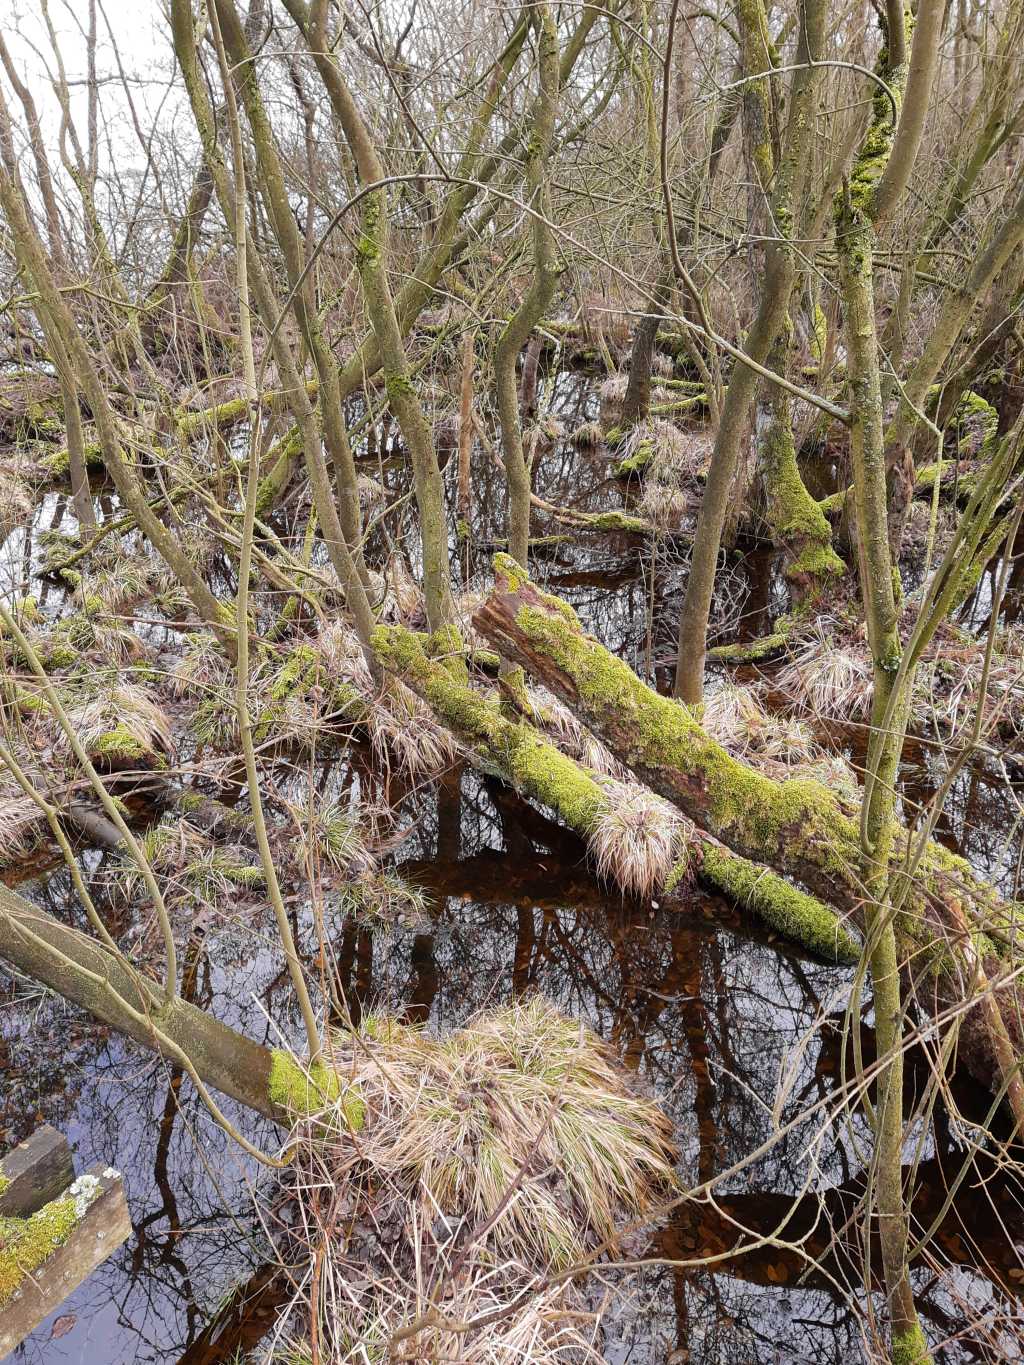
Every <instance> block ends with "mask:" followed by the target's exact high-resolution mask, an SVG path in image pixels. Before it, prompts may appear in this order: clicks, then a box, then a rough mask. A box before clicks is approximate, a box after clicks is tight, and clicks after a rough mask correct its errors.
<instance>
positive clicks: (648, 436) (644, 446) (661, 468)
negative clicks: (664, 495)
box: [617, 417, 703, 486]
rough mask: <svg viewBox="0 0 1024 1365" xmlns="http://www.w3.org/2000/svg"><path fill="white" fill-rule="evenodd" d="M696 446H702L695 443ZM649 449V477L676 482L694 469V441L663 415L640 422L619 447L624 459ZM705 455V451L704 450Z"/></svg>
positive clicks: (670, 482) (621, 456)
mask: <svg viewBox="0 0 1024 1365" xmlns="http://www.w3.org/2000/svg"><path fill="white" fill-rule="evenodd" d="M693 448H694V449H699V447H697V446H694V447H693ZM645 452H649V458H648V460H647V463H646V464H645V466H644V472H645V474H646V477H647V478H648V479H654V480H656V481H657V482H659V483H666V484H669V485H676V486H678V483H679V481H680V480H681V479H683V478H687V477H689V476H690V475H692V473H693V472H694V468H693V466H694V459H693V456H692V453H691V442H690V440H689V438H688V437H687V435H686V433H685V432H682V431H680V430H679V428H678V427H677V426H674V425H673V424H672V423H671V422H668V421H666V420H665V418H663V417H652V418H649V419H648V420H647V421H646V422H638V423H637V424H636V426H635V427H634V428H633V429H632V431H631V432H630V433H629V435H628V436H627V437H626V439H625V440H624V441H623V442H622V444H621V445H620V446H619V448H618V452H617V453H618V455H619V456H620V458H621V459H622V461H623V462H625V461H627V460H631V459H633V458H634V457H636V456H637V455H640V454H643V453H645ZM701 453H702V454H703V452H701Z"/></svg>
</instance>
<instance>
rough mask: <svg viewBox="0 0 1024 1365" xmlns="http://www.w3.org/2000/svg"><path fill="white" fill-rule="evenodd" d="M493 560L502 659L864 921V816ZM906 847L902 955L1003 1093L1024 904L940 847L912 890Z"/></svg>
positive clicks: (491, 608)
mask: <svg viewBox="0 0 1024 1365" xmlns="http://www.w3.org/2000/svg"><path fill="white" fill-rule="evenodd" d="M495 567H496V582H495V586H494V589H493V591H492V593H491V595H490V597H489V598H488V599H487V601H486V602H485V603H484V605H483V606H482V607H481V608H480V609H479V610H478V611H477V613H476V614H475V616H474V618H473V624H474V627H475V628H476V629H477V630H478V631H479V632H480V633H481V634H483V635H484V636H485V637H486V638H487V639H488V640H490V641H491V643H492V644H493V645H494V646H495V648H497V649H498V650H499V651H500V653H501V654H502V655H503V656H504V657H505V658H507V659H509V660H510V661H511V662H514V663H518V664H521V665H522V666H523V667H524V668H525V669H526V670H527V672H528V673H530V674H531V675H532V676H534V677H535V678H537V679H538V680H539V681H541V682H543V683H544V684H545V685H546V686H547V687H548V688H549V689H550V690H551V691H552V692H554V693H555V695H556V696H558V697H559V698H560V699H561V700H563V701H564V702H566V703H567V704H568V705H569V707H570V708H571V709H572V710H573V711H574V713H575V714H576V716H577V717H578V718H579V719H580V720H581V721H582V722H583V723H584V724H585V725H586V726H588V727H589V728H590V729H591V730H592V731H593V732H594V734H596V735H597V736H598V737H599V738H600V739H601V740H602V741H603V742H604V743H605V744H606V745H607V747H608V748H609V749H610V751H611V752H612V753H613V754H614V755H615V756H616V758H618V759H619V761H620V762H622V763H624V764H625V765H626V766H627V767H629V768H630V769H631V770H632V771H633V772H634V773H636V775H637V776H638V777H639V778H640V779H641V780H642V781H644V782H646V783H647V785H648V786H650V787H651V788H652V789H653V790H654V791H656V792H658V793H659V794H660V795H662V796H664V797H666V798H667V799H668V800H669V801H672V802H673V803H674V804H675V805H676V806H677V807H678V809H679V810H680V811H682V812H683V814H684V815H686V816H687V817H688V818H689V819H691V820H693V821H694V823H695V824H698V825H699V826H700V827H702V828H704V829H706V830H707V831H709V833H711V834H712V835H714V836H715V838H717V839H718V840H720V841H721V842H722V843H723V844H725V845H726V846H727V847H729V848H731V849H732V850H733V851H734V852H736V853H738V854H740V855H741V856H743V857H745V858H748V859H749V860H750V861H752V862H755V863H760V864H765V865H767V866H771V867H772V868H774V869H775V871H777V872H780V873H782V874H784V875H786V876H788V877H792V878H793V879H794V880H796V881H798V882H800V883H801V884H802V885H804V886H806V887H807V888H808V889H809V890H810V891H811V892H813V893H814V895H816V896H817V897H818V899H819V900H821V901H823V902H825V903H826V904H829V905H832V906H834V907H835V908H836V909H837V910H838V911H840V912H841V913H843V914H849V915H850V916H851V917H852V918H853V920H854V922H855V923H857V924H858V925H862V923H863V904H864V898H863V891H862V888H863V886H864V885H865V883H866V874H867V871H868V869H867V867H866V864H865V859H864V856H863V854H862V852H861V846H860V831H859V824H858V821H857V820H856V819H855V818H851V817H850V816H849V815H847V814H846V813H845V812H844V811H843V809H842V808H841V807H840V805H839V804H838V803H837V801H836V800H835V798H834V796H833V794H832V792H831V791H829V789H828V788H826V787H824V786H822V785H821V784H820V783H817V782H814V781H810V780H806V779H800V778H793V779H789V780H786V781H782V782H777V781H774V780H772V779H771V778H769V777H766V776H765V775H764V774H762V773H760V772H758V771H756V770H755V769H753V768H751V767H749V766H748V765H746V764H744V763H742V762H740V761H739V760H737V759H734V758H732V757H731V756H730V755H729V754H728V753H727V752H726V751H725V750H724V749H723V748H722V747H721V746H720V745H719V744H717V743H716V742H715V741H714V740H713V739H712V738H711V737H710V736H709V735H708V734H707V733H706V732H705V731H704V730H703V729H702V727H701V725H700V724H699V722H698V720H697V719H696V717H695V715H694V714H693V713H692V712H691V711H690V710H689V708H687V707H685V706H683V705H682V704H680V703H678V702H675V701H672V700H670V699H668V698H666V697H661V696H659V695H658V694H657V693H655V692H653V691H652V690H651V689H650V688H649V687H647V686H645V685H644V683H642V682H641V681H640V679H639V678H638V677H637V676H636V674H635V673H634V672H633V671H632V669H630V668H629V667H628V666H627V665H626V664H625V663H623V662H622V660H620V659H618V658H616V657H615V656H614V655H612V654H610V653H609V652H608V651H607V650H606V649H604V648H603V646H601V645H600V644H599V643H598V642H597V641H596V640H594V639H592V638H590V637H589V636H587V635H585V634H584V633H583V630H582V628H581V626H580V623H579V620H578V618H577V617H576V614H575V612H574V611H573V610H572V608H571V607H569V606H568V605H567V604H566V603H564V602H562V601H561V600H559V599H558V598H556V597H552V596H550V595H548V594H546V593H543V592H541V591H540V590H539V589H538V588H537V587H536V586H535V585H534V584H533V583H531V582H530V580H529V578H528V577H527V576H526V574H525V573H524V571H523V570H522V569H521V568H520V567H519V566H518V565H517V564H516V563H515V561H514V560H511V559H510V558H509V557H508V556H506V555H499V556H498V557H497V559H496V561H495ZM905 852H906V847H905V841H903V840H898V841H897V844H896V848H895V850H894V867H893V883H894V889H895V890H896V891H897V892H898V893H899V894H900V895H901V896H905V899H904V901H903V907H902V910H901V912H900V913H899V915H898V916H897V921H896V929H897V938H898V942H899V947H900V954H901V959H902V961H903V962H904V964H906V966H907V968H908V970H909V972H910V974H911V975H912V977H913V988H914V990H915V993H916V997H917V999H918V1001H919V1002H920V1003H922V1004H923V1005H925V1006H926V1007H931V1009H932V1010H933V1011H934V1012H935V1013H936V1014H940V1013H942V1012H944V1011H947V1010H953V1011H957V1012H958V1013H961V1014H962V1015H963V1024H962V1027H961V1031H960V1039H959V1055H960V1057H961V1058H962V1059H963V1060H964V1061H965V1062H966V1063H967V1065H968V1067H969V1068H970V1070H971V1072H972V1073H973V1074H974V1075H975V1076H976V1077H977V1079H978V1080H980V1081H982V1082H983V1083H984V1084H986V1085H989V1086H992V1087H993V1088H994V1089H997V1090H998V1089H999V1087H1000V1085H1001V1083H1002V1080H1003V1078H1004V1075H1005V1074H1006V1069H1007V1066H1009V1068H1010V1070H1011V1071H1012V1069H1013V1061H1012V1059H1013V1058H1014V1057H1016V1058H1019V1057H1020V1056H1021V1053H1022V1051H1024V1030H1022V1027H1021V1019H1022V1018H1024V993H1022V992H1021V991H1020V990H1019V988H1018V986H1017V984H1016V982H1015V980H1013V978H1012V973H1013V970H1014V968H1015V965H1016V963H1015V959H1014V955H1013V949H1012V946H1011V945H1012V943H1013V942H1014V941H1015V936H1014V934H1013V933H1011V930H1015V931H1016V933H1019V929H1020V924H1021V913H1020V909H1019V907H1017V906H1015V905H1011V904H1008V903H1006V902H1004V901H1001V900H1000V898H999V897H998V895H997V894H996V892H995V891H994V890H993V889H992V887H990V886H988V885H987V884H986V883H984V882H983V881H981V880H980V879H979V878H978V877H977V876H976V875H975V874H974V872H973V871H972V869H971V867H970V866H969V864H968V863H967V862H966V861H965V860H963V859H961V858H958V857H956V856H954V855H953V854H951V853H950V852H949V851H948V850H946V849H944V848H943V847H942V846H941V845H939V844H936V843H929V844H928V845H927V846H926V847H925V850H924V853H923V855H922V858H921V860H920V863H919V864H918V868H917V871H916V874H915V876H914V879H913V882H912V884H911V885H909V886H907V885H904V884H902V883H903V878H902V875H901V873H900V870H899V866H900V862H901V860H902V859H903V857H904V856H905ZM986 980H987V982H988V983H989V985H991V986H992V987H993V993H991V994H989V995H988V996H987V1000H986V994H985V991H984V990H983V989H980V988H979V982H982V981H986ZM1001 981H1002V982H1003V983H1004V984H1002V985H1000V982H1001ZM996 1002H997V1003H996ZM965 1006H966V1009H965Z"/></svg>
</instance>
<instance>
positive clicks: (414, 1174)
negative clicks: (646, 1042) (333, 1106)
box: [331, 997, 675, 1268]
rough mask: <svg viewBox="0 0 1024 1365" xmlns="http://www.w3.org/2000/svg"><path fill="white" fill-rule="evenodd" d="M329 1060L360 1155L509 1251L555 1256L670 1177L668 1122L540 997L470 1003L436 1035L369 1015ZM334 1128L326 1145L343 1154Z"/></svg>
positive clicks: (644, 1211)
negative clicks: (361, 1122)
mask: <svg viewBox="0 0 1024 1365" xmlns="http://www.w3.org/2000/svg"><path fill="white" fill-rule="evenodd" d="M331 1048H332V1053H333V1063H334V1066H335V1068H336V1069H337V1071H338V1072H339V1074H340V1075H342V1076H343V1077H345V1078H346V1082H347V1084H348V1085H349V1086H350V1087H351V1086H354V1087H355V1088H356V1090H357V1092H358V1093H359V1094H360V1095H361V1097H362V1100H363V1103H364V1105H365V1108H366V1113H367V1115H368V1116H369V1119H368V1122H367V1124H366V1126H365V1128H364V1129H363V1132H362V1134H361V1135H360V1141H359V1144H358V1147H359V1160H360V1161H361V1162H363V1163H366V1165H367V1166H368V1167H369V1169H370V1170H371V1171H372V1172H373V1174H374V1176H375V1178H376V1180H378V1181H380V1182H382V1183H383V1184H385V1185H386V1186H387V1187H388V1188H389V1189H390V1191H391V1195H392V1198H394V1199H397V1200H398V1201H399V1202H400V1205H401V1213H402V1215H403V1218H404V1220H405V1224H406V1228H407V1230H411V1222H410V1219H411V1217H412V1215H413V1214H414V1213H416V1212H418V1213H419V1214H420V1216H421V1218H422V1219H423V1221H424V1222H425V1223H426V1225H428V1226H431V1225H433V1224H434V1222H435V1220H436V1218H437V1216H438V1214H441V1215H442V1216H443V1217H444V1218H445V1219H446V1220H447V1221H448V1223H449V1224H451V1223H452V1222H453V1221H455V1220H468V1221H469V1225H470V1227H475V1226H479V1225H482V1224H484V1223H485V1222H487V1221H488V1220H492V1219H493V1222H492V1225H491V1227H490V1229H489V1231H488V1234H487V1235H488V1238H489V1239H491V1240H492V1241H493V1243H494V1244H495V1245H498V1246H500V1247H501V1248H502V1249H503V1252H504V1254H506V1255H508V1256H510V1257H513V1258H514V1259H515V1260H517V1261H519V1262H520V1263H528V1264H533V1265H535V1266H537V1267H538V1268H540V1267H553V1266H563V1265H567V1264H569V1263H570V1262H571V1261H573V1260H574V1259H576V1258H577V1257H579V1256H581V1255H583V1254H585V1252H586V1251H587V1250H588V1249H589V1248H591V1247H592V1246H594V1245H595V1244H597V1243H599V1242H602V1241H606V1240H607V1241H609V1242H611V1243H615V1242H616V1241H617V1232H618V1229H619V1228H620V1227H621V1225H622V1223H623V1222H624V1221H625V1220H627V1219H637V1218H641V1219H642V1218H644V1217H646V1216H648V1215H651V1214H653V1213H654V1212H655V1211H656V1209H657V1208H658V1206H659V1203H660V1202H661V1200H662V1198H663V1196H664V1195H665V1194H666V1192H667V1191H668V1190H670V1189H671V1188H672V1187H673V1185H674V1183H675V1173H674V1169H673V1160H674V1150H673V1146H672V1129H671V1125H670V1123H669V1121H668V1119H667V1118H666V1117H665V1115H664V1114H663V1113H662V1112H661V1110H660V1109H659V1108H658V1106H657V1105H656V1104H654V1103H653V1102H651V1101H650V1100H646V1099H642V1098H641V1097H639V1096H638V1095H636V1094H634V1093H633V1091H632V1090H631V1089H630V1087H629V1085H628V1083H627V1080H626V1077H625V1073H624V1072H623V1071H622V1070H621V1068H620V1067H619V1066H618V1064H617V1063H616V1061H615V1059H614V1057H613V1055H612V1053H611V1051H610V1050H609V1048H608V1047H607V1045H606V1044H604V1043H603V1042H602V1041H601V1040H600V1039H599V1038H598V1037H597V1036H596V1035H595V1034H593V1033H591V1032H590V1031H589V1030H588V1029H586V1028H585V1027H583V1026H582V1025H581V1024H579V1023H577V1022H575V1021H574V1020H571V1019H568V1018H566V1017H565V1016H564V1015H562V1014H560V1013H559V1012H558V1010H556V1009H555V1008H554V1006H552V1005H550V1004H549V1003H548V1002H547V1001H545V1000H543V999H541V998H540V997H533V998H531V999H529V1000H527V1001H523V1002H517V1003H515V1004H512V1005H508V1006H506V1007H504V1008H501V1009H496V1010H491V1011H488V1012H486V1013H483V1014H480V1015H478V1016H477V1017H476V1018H475V1019H473V1020H471V1021H470V1023H468V1024H467V1025H466V1026H465V1027H464V1028H462V1029H460V1030H459V1031H458V1032H456V1033H452V1034H450V1035H449V1036H448V1037H446V1038H435V1037H431V1036H430V1035H429V1034H427V1033H425V1032H424V1031H422V1030H421V1029H418V1028H414V1027H410V1026H406V1025H403V1024H398V1023H396V1022H395V1021H393V1020H390V1019H384V1018H380V1017H376V1016H370V1017H368V1018H367V1019H365V1020H364V1021H363V1023H362V1025H361V1026H360V1028H359V1029H358V1031H357V1033H356V1035H355V1037H353V1036H352V1035H349V1034H340V1035H334V1037H333V1038H332V1040H331ZM351 1147H352V1144H351V1142H350V1140H348V1139H347V1138H346V1139H343V1141H342V1144H341V1148H340V1150H339V1153H338V1156H339V1160H340V1162H341V1164H342V1166H344V1167H348V1166H349V1164H350V1163H351V1161H352V1150H351Z"/></svg>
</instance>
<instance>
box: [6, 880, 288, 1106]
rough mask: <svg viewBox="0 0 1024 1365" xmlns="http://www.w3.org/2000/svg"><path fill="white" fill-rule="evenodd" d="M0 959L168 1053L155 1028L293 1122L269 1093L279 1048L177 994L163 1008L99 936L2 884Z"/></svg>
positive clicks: (212, 1081) (244, 1098) (152, 985)
mask: <svg viewBox="0 0 1024 1365" xmlns="http://www.w3.org/2000/svg"><path fill="white" fill-rule="evenodd" d="M0 958H2V959H3V960H4V961H6V962H9V963H10V964H11V965H12V966H14V967H16V968H17V969H18V970H19V971H21V972H24V973H26V975H28V976H31V977H32V979H33V980H35V981H39V982H42V984H43V985H44V986H48V987H50V989H51V990H55V991H57V992H58V994H60V995H62V996H63V997H64V999H65V1000H70V1001H71V1002H72V1003H73V1004H76V1005H80V1006H81V1007H82V1008H83V1009H86V1010H88V1011H89V1013H90V1014H92V1015H93V1016H94V1017H95V1018H96V1019H99V1020H100V1021H101V1022H102V1023H105V1024H109V1025H110V1027H111V1028H113V1029H116V1030H117V1031H118V1033H122V1034H124V1035H125V1036H126V1037H128V1038H132V1039H134V1041H135V1042H137V1043H141V1044H142V1046H143V1047H146V1048H149V1049H151V1050H152V1051H154V1052H158V1053H163V1051H164V1050H163V1048H162V1047H161V1045H160V1043H159V1041H158V1039H157V1036H156V1033H155V1031H154V1029H153V1028H152V1027H147V1026H146V1025H145V1024H140V1023H139V1022H138V1020H137V1019H136V1018H135V1017H134V1016H133V1013H132V1011H135V1012H137V1013H141V1014H143V1015H145V1016H146V1018H147V1019H149V1020H152V1022H153V1024H154V1025H157V1024H158V1025H159V1029H160V1032H161V1033H162V1034H163V1035H164V1036H165V1037H167V1038H169V1039H170V1040H171V1041H172V1042H173V1043H175V1044H177V1045H178V1046H179V1047H181V1048H182V1049H184V1050H185V1051H186V1052H187V1053H188V1055H189V1057H190V1058H191V1059H192V1063H193V1065H194V1066H195V1068H196V1071H197V1072H198V1074H199V1075H200V1076H201V1077H202V1079H203V1080H204V1081H205V1082H206V1084H207V1085H210V1086H213V1087H214V1088H215V1089H217V1090H219V1091H221V1093H222V1094H225V1095H230V1096H231V1098H232V1099H235V1100H238V1101H240V1102H241V1103H242V1104H244V1105H246V1106H247V1107H248V1108H250V1109H254V1110H255V1111H256V1112H257V1113H259V1114H263V1115H265V1116H266V1117H268V1118H274V1119H278V1120H279V1121H282V1122H288V1120H287V1117H286V1116H285V1115H284V1113H283V1111H282V1109H281V1108H280V1107H279V1106H278V1105H276V1104H275V1103H274V1102H273V1100H272V1099H271V1094H270V1091H271V1073H272V1070H273V1067H274V1059H275V1055H276V1054H275V1053H274V1052H272V1051H271V1050H270V1049H269V1048H265V1047H261V1046H260V1045H259V1044H258V1043H254V1042H253V1041H252V1040H251V1039H249V1038H246V1037H245V1036H244V1035H243V1034H241V1033H237V1032H236V1031H235V1030H234V1029H232V1028H229V1027H228V1026H227V1025H226V1024H222V1023H220V1021H219V1020H217V1019H214V1018H213V1016H212V1015H210V1014H207V1013H206V1011H205V1010H201V1009H198V1008H197V1007H196V1006H195V1005H190V1004H189V1003H188V1002H187V1001H185V1000H181V999H175V1000H174V1002H173V1003H172V1004H171V1005H170V1006H169V1007H162V1000H161V988H160V987H159V986H158V985H157V984H156V982H154V981H152V980H150V979H149V978H148V977H147V976H145V975H143V974H142V973H141V972H136V971H132V970H130V969H129V967H127V966H126V965H125V964H124V963H123V962H121V961H119V960H118V959H117V958H115V957H114V955H113V954H112V953H110V952H108V951H107V949H106V948H104V947H103V946H102V945H101V944H99V943H98V942H96V940H95V939H91V938H89V937H88V936H87V935H86V934H82V933H79V932H78V930H77V929H71V928H69V927H68V926H67V925H64V924H61V923H60V921H59V920H56V919H54V917H53V916H52V915H48V914H47V913H46V912H45V911H44V910H41V909H39V908H38V907H37V906H35V905H33V904H32V902H31V901H28V900H26V899H25V898H24V897H23V896H19V895H18V894H17V892H15V891H11V890H9V889H8V888H7V887H4V886H0Z"/></svg>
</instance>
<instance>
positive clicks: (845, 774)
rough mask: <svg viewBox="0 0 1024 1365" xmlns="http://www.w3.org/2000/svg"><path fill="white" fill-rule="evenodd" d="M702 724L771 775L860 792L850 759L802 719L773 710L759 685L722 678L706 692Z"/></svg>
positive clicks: (850, 793)
mask: <svg viewBox="0 0 1024 1365" xmlns="http://www.w3.org/2000/svg"><path fill="white" fill-rule="evenodd" d="M702 724H703V727H704V729H705V730H706V731H707V732H708V734H709V735H711V737H712V738H713V739H715V740H717V741H718V743H719V744H721V746H722V747H723V749H727V750H728V751H729V753H730V754H732V755H733V757H734V758H739V759H742V760H743V761H744V762H746V763H749V764H751V765H752V766H753V767H756V768H759V769H760V770H761V771H762V772H765V773H766V774H767V775H768V776H771V777H775V778H784V777H797V776H799V777H807V778H812V779H814V780H815V781H819V782H822V783H824V784H825V785H827V786H828V787H830V788H831V789H832V790H833V791H835V792H837V793H838V794H840V795H843V796H846V797H848V798H849V799H856V797H857V794H858V783H857V777H856V774H855V773H854V771H853V769H852V767H851V766H850V764H849V763H848V762H847V760H846V759H845V758H843V757H842V756H841V755H839V754H835V753H832V752H830V751H829V750H827V749H825V748H823V747H822V746H821V745H820V744H819V743H818V741H817V739H816V738H815V736H814V733H813V732H812V730H811V729H810V727H809V726H808V725H806V724H805V723H804V722H803V721H800V720H796V719H794V718H793V717H791V716H786V715H780V714H779V713H778V712H775V711H770V710H769V709H768V708H767V707H766V706H765V705H764V702H763V701H762V699H761V696H760V694H759V693H758V691H757V689H756V688H753V687H744V686H742V685H740V684H738V683H726V684H724V685H723V686H722V687H720V688H719V689H718V690H717V691H716V692H713V693H711V694H710V695H709V696H708V697H707V698H706V700H705V702H704V715H703V719H702Z"/></svg>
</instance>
